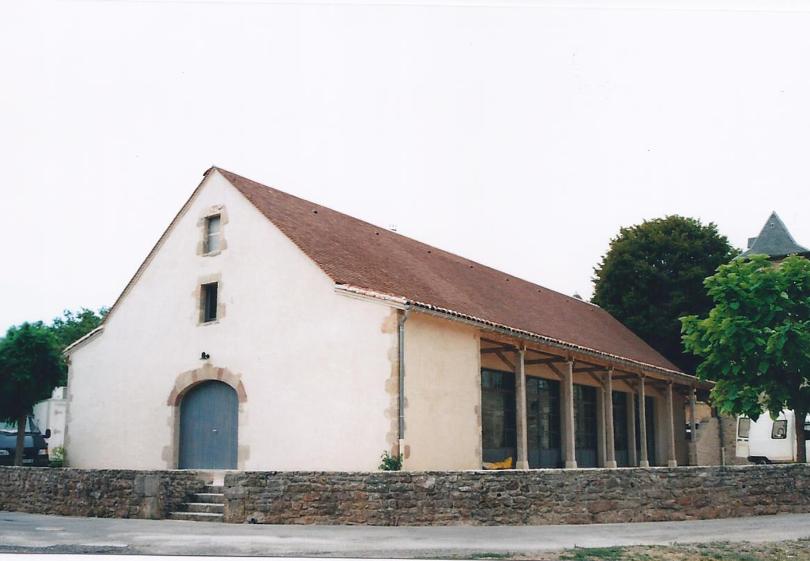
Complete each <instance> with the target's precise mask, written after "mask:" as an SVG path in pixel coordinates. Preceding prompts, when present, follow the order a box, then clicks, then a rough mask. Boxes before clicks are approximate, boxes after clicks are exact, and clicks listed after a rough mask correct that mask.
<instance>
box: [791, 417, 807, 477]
mask: <svg viewBox="0 0 810 561" xmlns="http://www.w3.org/2000/svg"><path fill="white" fill-rule="evenodd" d="M793 414H794V416H795V417H794V418H795V421H796V461H797V462H798V463H801V464H803V463H806V462H807V451H806V450H805V434H804V420H805V418H806V417H807V413H806V412H805V411H799V410H798V409H794V410H793Z"/></svg>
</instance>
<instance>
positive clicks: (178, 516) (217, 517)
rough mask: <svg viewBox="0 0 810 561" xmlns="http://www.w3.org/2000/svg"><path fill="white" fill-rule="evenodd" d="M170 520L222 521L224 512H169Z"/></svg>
mask: <svg viewBox="0 0 810 561" xmlns="http://www.w3.org/2000/svg"><path fill="white" fill-rule="evenodd" d="M169 519H170V520H190V521H192V522H223V521H224V520H225V515H224V514H215V513H212V512H185V511H181V512H172V513H169Z"/></svg>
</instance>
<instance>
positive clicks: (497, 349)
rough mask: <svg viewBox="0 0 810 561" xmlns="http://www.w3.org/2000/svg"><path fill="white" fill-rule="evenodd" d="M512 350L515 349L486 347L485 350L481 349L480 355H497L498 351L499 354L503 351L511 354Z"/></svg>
mask: <svg viewBox="0 0 810 561" xmlns="http://www.w3.org/2000/svg"><path fill="white" fill-rule="evenodd" d="M514 350H515V348H514V347H487V348H485V349H481V353H482V354H486V353H497V352H498V351H501V352H503V351H506V352H512V351H514Z"/></svg>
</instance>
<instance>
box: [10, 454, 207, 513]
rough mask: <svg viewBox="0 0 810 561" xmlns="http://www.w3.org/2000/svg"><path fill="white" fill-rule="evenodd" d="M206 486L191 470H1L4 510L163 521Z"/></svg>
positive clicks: (13, 468)
mask: <svg viewBox="0 0 810 561" xmlns="http://www.w3.org/2000/svg"><path fill="white" fill-rule="evenodd" d="M204 486H205V482H204V481H202V480H201V479H200V478H199V476H198V475H197V474H196V473H195V472H190V471H141V470H116V469H61V468H60V469H56V468H33V467H0V510H7V511H17V512H32V513H37V514H60V515H63V516H95V517H99V518H158V519H159V518H166V516H167V515H168V513H169V512H171V511H172V510H173V509H174V508H175V507H176V506H177V505H178V504H180V503H181V502H183V500H185V497H186V496H188V495H189V494H190V493H193V492H194V491H200V490H202V488H203V487H204Z"/></svg>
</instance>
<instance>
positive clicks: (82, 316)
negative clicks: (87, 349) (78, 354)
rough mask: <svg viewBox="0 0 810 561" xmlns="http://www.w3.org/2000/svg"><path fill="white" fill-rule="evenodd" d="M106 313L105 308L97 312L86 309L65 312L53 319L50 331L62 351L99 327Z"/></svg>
mask: <svg viewBox="0 0 810 561" xmlns="http://www.w3.org/2000/svg"><path fill="white" fill-rule="evenodd" d="M107 311H108V310H107V308H101V309H99V311H98V312H94V311H93V310H89V309H87V308H82V309H80V310H79V311H77V312H73V311H71V310H65V311H64V312H63V313H62V315H61V316H60V317H57V318H54V320H53V323H51V330H52V331H53V334H54V336H55V337H56V340H57V341H58V342H59V344H60V345H61V347H62V349H64V348H65V347H67V346H68V345H70V344H71V343H74V342H76V341H77V340H78V339H81V338H82V337H84V336H85V335H87V334H88V333H90V332H91V331H93V330H94V329H95V328H96V327H98V326H99V325H101V322H102V321H104V318H105V317H106V315H107Z"/></svg>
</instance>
